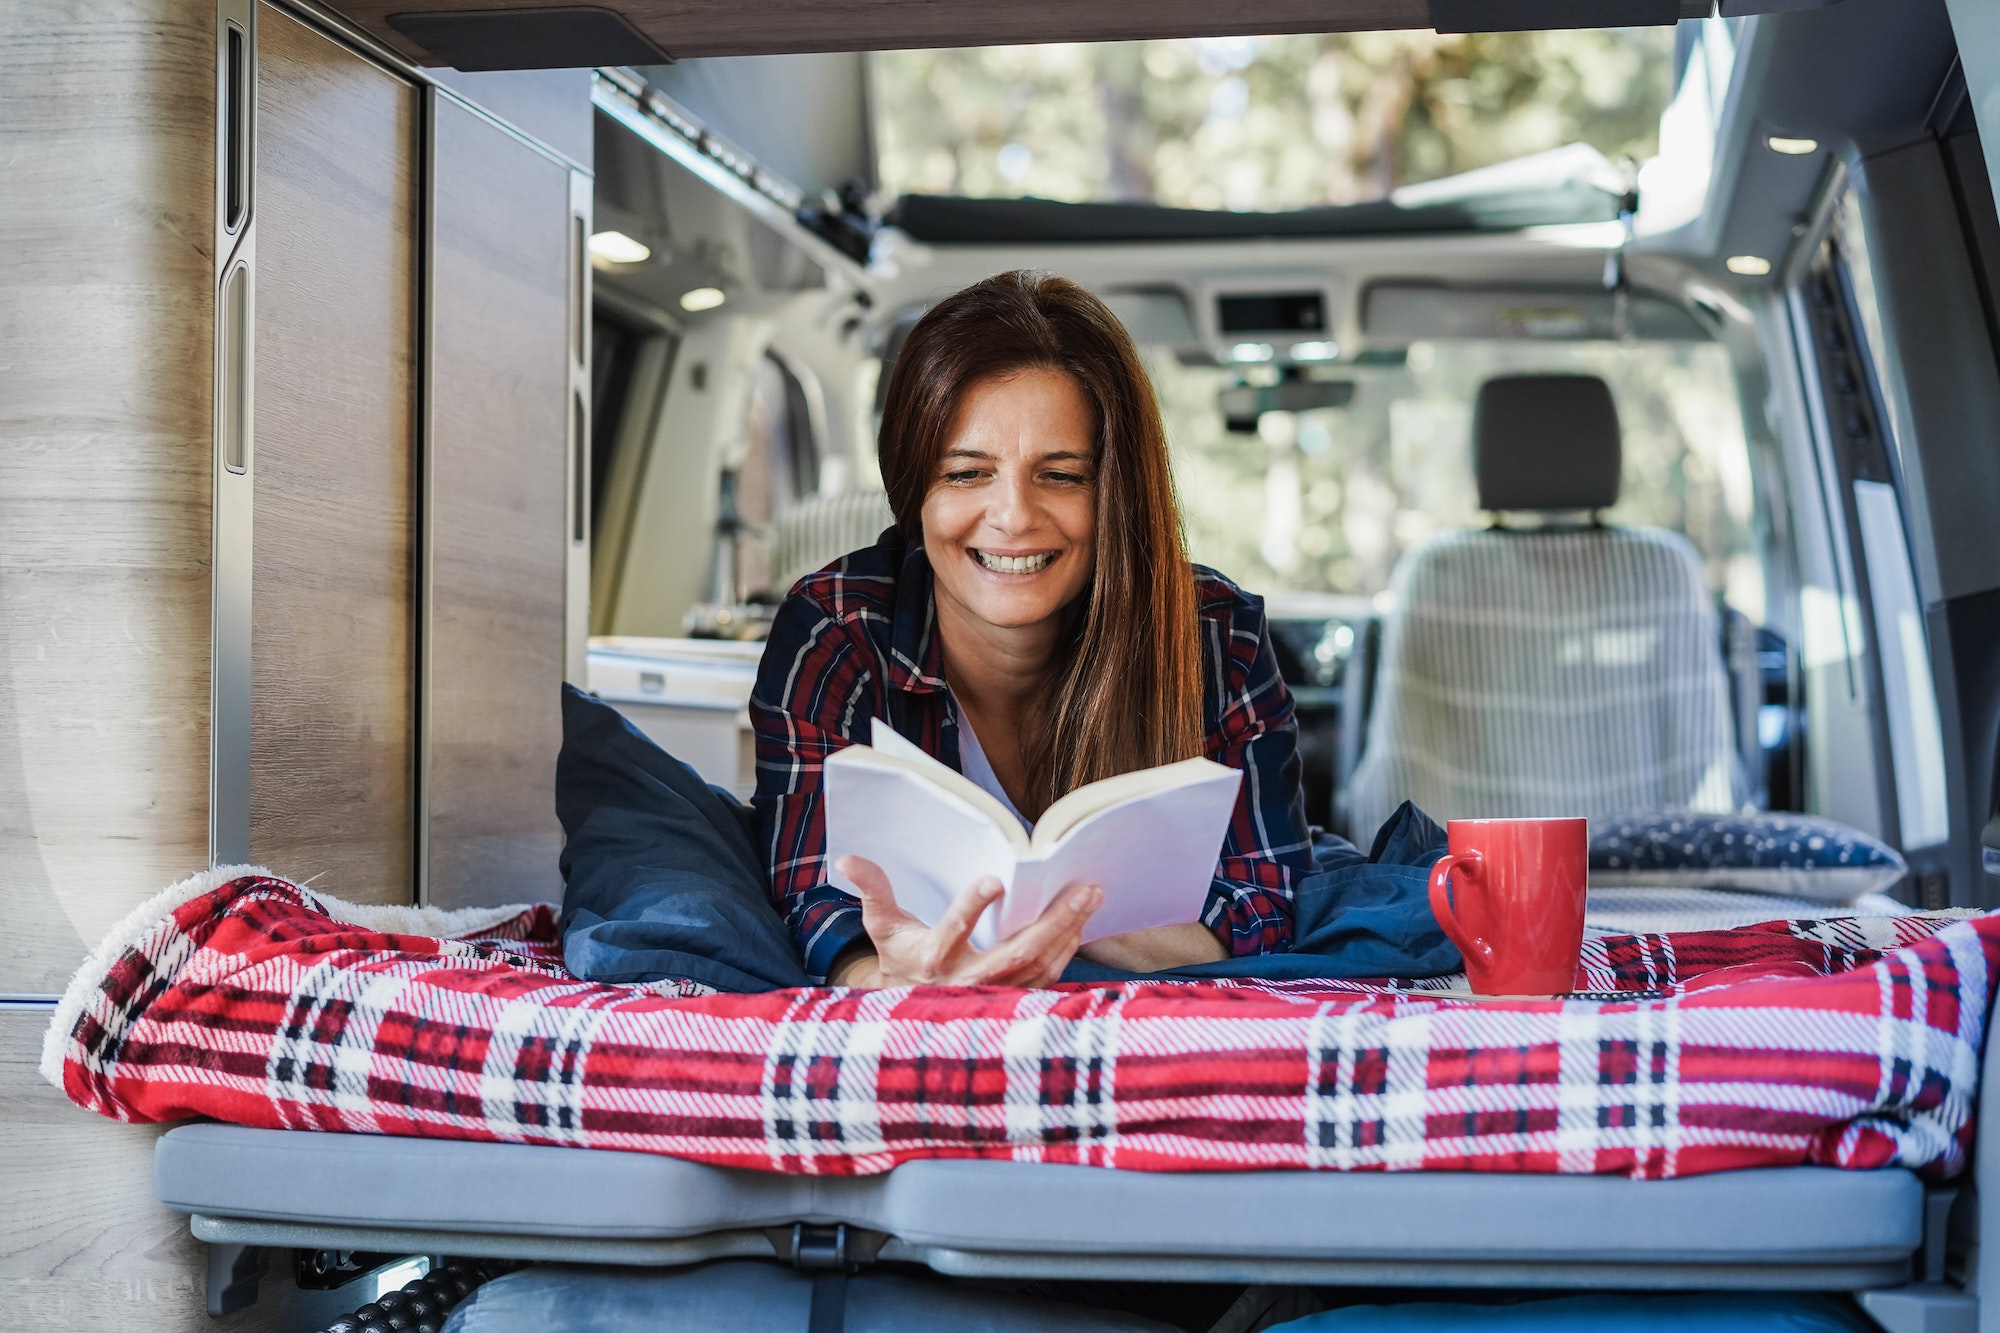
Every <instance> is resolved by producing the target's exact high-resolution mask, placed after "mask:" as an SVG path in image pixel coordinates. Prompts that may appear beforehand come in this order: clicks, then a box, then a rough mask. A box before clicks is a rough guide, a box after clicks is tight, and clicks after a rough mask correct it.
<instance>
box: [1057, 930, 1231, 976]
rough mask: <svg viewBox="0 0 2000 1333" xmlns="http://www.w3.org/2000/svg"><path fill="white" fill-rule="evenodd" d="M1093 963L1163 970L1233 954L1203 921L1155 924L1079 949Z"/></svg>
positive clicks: (1145, 969) (1214, 961)
mask: <svg viewBox="0 0 2000 1333" xmlns="http://www.w3.org/2000/svg"><path fill="white" fill-rule="evenodd" d="M1078 952H1079V953H1081V954H1082V955H1083V956H1084V957H1085V958H1088V959H1089V960H1090V961H1091V962H1093V963H1102V964H1104V965H1105V966H1106V967H1122V968H1124V969H1125V970H1126V971H1127V972H1159V971H1162V970H1164V969H1166V968H1169V967H1187V966H1188V965H1190V964H1192V963H1219V962H1221V961H1222V960H1223V959H1225V958H1227V957H1229V951H1228V950H1227V949H1225V948H1223V947H1222V941H1221V940H1219V939H1217V938H1215V932H1214V931H1212V930H1210V929H1209V928H1208V927H1207V926H1204V925H1202V924H1201V922H1199V921H1190V922H1188V923H1187V924H1186V925H1184V926H1154V927H1152V928H1151V929H1149V930H1128V931H1126V932H1125V933H1124V934H1123V935H1107V936H1105V937H1104V938H1103V939H1101V940H1092V941H1091V942H1090V943H1089V944H1086V945H1084V946H1083V948H1082V949H1080V950H1078Z"/></svg>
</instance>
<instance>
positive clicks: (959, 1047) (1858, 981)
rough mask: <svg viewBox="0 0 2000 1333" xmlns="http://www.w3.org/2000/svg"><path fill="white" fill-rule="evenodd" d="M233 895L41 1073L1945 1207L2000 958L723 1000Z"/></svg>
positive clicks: (1930, 930)
mask: <svg viewBox="0 0 2000 1333" xmlns="http://www.w3.org/2000/svg"><path fill="white" fill-rule="evenodd" d="M233 873H237V872H213V873H211V874H210V875H208V876H205V877H198V878H197V879H195V880H191V881H189V882H188V883H187V884H185V885H181V886H177V888H175V889H172V890H169V891H168V892H167V893H166V894H163V895H161V897H160V898H159V899H157V900H155V903H154V904H151V905H149V909H141V910H140V912H138V913H135V914H134V916H133V918H132V919H130V920H129V921H128V922H127V923H126V924H125V926H124V927H122V928H121V931H120V932H119V933H118V934H115V935H114V937H113V938H112V939H111V940H109V941H107V942H106V944H105V945H104V946H103V947H101V948H100V950H99V951H98V953H97V955H95V956H94V957H93V958H92V960H91V961H90V962H89V963H88V964H86V965H85V967H84V969H83V971H82V972H81V973H79V975H78V977H77V979H76V980H75V981H74V982H73V983H72V984H71V987H70V991H69V994H68V995H67V996H66V997H65V1000H64V1003H63V1006H62V1008H61V1009H60V1011H59V1012H58V1014H57V1016H56V1019H55V1022H54V1023H53V1025H52V1026H51V1029H50V1032H49V1036H48V1041H47V1045H46V1048H45V1051H44V1059H43V1072H44V1073H45V1074H46V1075H47V1076H48V1077H49V1079H50V1080H51V1081H52V1082H54V1083H56V1084H57V1085H58V1086H59V1087H61V1088H62V1089H63V1091H64V1092H66V1093H67V1094H68V1095H69V1097H70V1098H71V1099H72V1100H74V1101H75V1102H76V1103H77V1104H78V1105H80V1106H84V1107H87V1108H89V1109H91V1110H94V1111H98V1112H100V1113H102V1114H104V1115H107V1116H113V1117H116V1118H118V1119H122V1120H132V1121H155V1120H170V1119H175V1118H178V1117H182V1116H210V1117H214V1118H216V1119H220V1120H228V1121H234V1122H237V1123H239V1124H246V1125H260V1126H270V1127H275V1128H284V1129H318V1130H339V1131H351V1132H359V1133H372V1134H405V1135H434V1136H438V1137H443V1138H462V1139H499V1140H507V1141H512V1142H526V1143H549V1144H564V1145H571V1146H575V1147H590V1148H623V1149H636V1150H639V1151H644V1152H657V1153H664V1154H668V1155H671V1156H675V1157H686V1158H692V1159H695V1160H698V1161H704V1162H713V1163H717V1164H720V1165H727V1166H740V1167H752V1168H756V1169H760V1170H766V1171H789V1172H809V1173H825V1174H834V1175H845V1174H857V1175H860V1174H870V1173H875V1172H881V1171H886V1170H888V1169H889V1168H891V1167H893V1166H895V1165H896V1164H897V1163H899V1162H903V1161H907V1160H910V1159H912V1158H921V1157H988V1158H1002V1159H1012V1160H1020V1161H1043V1162H1068V1163H1084V1164H1092V1165H1099V1166H1118V1167H1126V1168H1134V1169H1138V1170H1151V1171H1187V1170H1244V1169H1263V1168H1307V1169H1318V1170H1384V1169H1386V1170H1468V1169H1469V1170H1480V1171H1564V1172H1615V1173H1622V1174H1628V1175H1633V1176H1645V1177H1662V1176H1680V1175H1692V1174H1696V1173H1700V1172H1707V1171H1718V1170H1723V1169H1726V1168H1732V1167H1749V1166H1776V1165H1787V1164H1795V1163H1803V1162H1810V1163H1821V1164H1827V1165H1832V1166H1842V1167H1857V1168H1867V1167H1878V1166H1886V1165H1891V1164H1896V1165H1902V1166H1908V1167H1915V1168H1920V1169H1922V1170H1924V1171H1925V1172H1926V1173H1927V1174H1930V1175H1932V1176H1940V1177H1941V1176H1949V1175H1951V1174H1953V1173H1955V1172H1956V1171H1958V1170H1959V1169H1960V1167H1961V1166H1962V1165H1963V1163H1964V1161H1965V1153H1966V1147H1967V1145H1968V1143H1969V1141H1970V1137H1971V1122H1972V1105H1973V1095H1974V1092H1975V1090H1976V1087H1977V1082H1978V1071H1979V1052H1980V1043H1981V1039H1982V1036H1983V1033H1984V1026H1985V1018H1986V1011H1987V1003H1988V998H1989V978H1990V977H1991V975H1992V974H1993V970H1994V966H1995V963H1996V961H2000V955H1996V950H1997V949H2000V915H1996V916H1992V917H1971V918H1966V919H1958V918H1954V917H1951V916H1930V917H1905V918H1898V919H1846V920H1839V919H1833V920H1825V921H1817V922H1773V923H1770V924H1767V925H1762V926H1752V927H1747V928H1744V929H1740V930H1726V931H1708V932H1701V933H1690V934H1681V935H1672V936H1664V935H1622V936H1614V937H1610V938H1606V939H1599V940H1593V941H1590V942H1588V943H1587V944H1586V945H1585V952H1584V958H1583V963H1582V967H1581V970H1580V974H1579V978H1578V985H1579V989H1580V990H1584V991H1588V992H1591V994H1590V995H1588V996H1582V997H1573V998H1568V999H1561V1000H1547V1001H1509V1002H1493V1001H1480V1002H1474V1001H1471V1000H1469V999H1456V998H1452V997H1450V996H1448V995H1441V994H1439V993H1438V992H1439V991H1440V990H1444V989H1446V988H1448V987H1450V986H1451V985H1452V984H1453V981H1454V979H1444V980H1441V981H1435V982H1416V983H1394V982H1382V983H1360V982H1313V983H1300V982H1287V983H1271V984H1249V983H1232V984H1209V983H1199V984H1198V983H1187V982H1180V983H1174V982H1152V983H1140V984H1125V985H1115V986H1094V987H1069V988H1063V989H1058V990H1048V991H1014V990H992V989H969V988H968V989H948V988H926V989H914V990H889V991H873V992H870V991H841V990H832V989H818V990H795V991H780V992H775V993H772V994H767V995H715V994H702V993H699V988H697V987H693V986H689V985H685V984H673V983H669V984H661V985H652V986H609V985H598V984H594V983H590V982H584V981H579V980H577V979H576V978H574V977H571V976H569V975H568V974H567V973H565V972H564V971H563V970H562V968H561V967H560V965H559V964H558V963H557V961H556V959H557V957H558V954H557V949H556V942H555V935H554V922H553V918H552V916H551V913H550V911H549V909H548V908H546V907H535V908H530V909H498V910H496V911H493V912H488V913H484V914H483V915H482V914H466V913H458V914H452V915H453V916H455V919H449V920H448V919H445V917H446V914H440V913H432V914H428V916H427V915H426V914H424V913H422V912H420V911H418V909H413V908H360V907H353V906H351V905H348V904H344V903H340V902H337V901H335V900H332V899H329V898H326V897H323V896H321V895H318V894H315V893H313V892H311V891H310V890H307V889H304V888H301V887H299V886H298V885H296V884H291V883H287V882H286V881H284V880H280V879H273V878H268V877H265V876H262V875H254V876H240V877H235V878H231V877H230V876H231V874H233ZM1459 984H1462V983H1459Z"/></svg>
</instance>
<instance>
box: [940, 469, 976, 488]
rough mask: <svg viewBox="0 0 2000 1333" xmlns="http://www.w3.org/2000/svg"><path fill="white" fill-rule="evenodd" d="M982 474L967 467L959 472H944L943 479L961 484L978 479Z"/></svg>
mask: <svg viewBox="0 0 2000 1333" xmlns="http://www.w3.org/2000/svg"><path fill="white" fill-rule="evenodd" d="M983 475H985V474H984V473H981V472H979V471H977V470H976V469H970V468H968V469H966V470H964V471H960V472H947V473H945V474H944V479H945V480H946V481H948V482H951V483H953V484H955V485H961V486H962V485H964V484H965V483H966V482H969V481H978V480H979V478H980V477H982V476H983Z"/></svg>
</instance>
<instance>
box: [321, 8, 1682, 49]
mask: <svg viewBox="0 0 2000 1333" xmlns="http://www.w3.org/2000/svg"><path fill="white" fill-rule="evenodd" d="M333 7H334V8H336V9H338V10H339V11H340V12H341V13H343V14H345V15H348V16H349V17H351V18H353V19H354V20H355V21H356V22H358V23H360V24H362V25H363V26H364V27H366V28H367V29H368V31H369V32H371V33H373V34H374V35H376V36H377V37H379V38H381V39H382V40H383V41H384V42H387V43H389V44H390V45H392V46H393V47H395V48H396V49H397V50H400V51H404V52H407V53H409V54H410V56H411V57H412V58H413V59H416V60H420V61H426V62H427V63H428V60H429V58H428V57H427V56H426V54H425V53H424V52H423V51H422V50H421V49H420V48H418V47H416V46H414V45H412V44H411V43H410V42H409V40H408V39H407V38H404V37H403V36H402V35H401V34H399V33H398V32H397V31H396V30H395V29H394V28H391V27H390V26H389V25H388V24H387V23H386V22H384V21H383V20H384V17H385V16H386V15H389V14H403V13H426V14H435V13H444V12H447V11H450V10H456V9H493V8H496V6H495V4H494V2H493V0H334V5H333ZM604 7H605V8H608V9H613V10H616V11H617V12H618V13H620V14H623V15H624V16H625V17H626V18H627V19H628V20H630V21H631V23H632V25H633V26H634V27H636V28H638V29H639V30H640V31H641V32H643V33H645V34H646V35H647V36H648V37H650V38H652V40H653V42H654V43H655V44H656V45H658V46H659V48H660V49H661V50H662V51H665V52H667V53H668V54H669V55H672V56H674V57H675V58H677V59H685V58H687V57H689V56H740V55H772V54H777V53H781V52H791V51H888V50H896V49H901V48H908V47H926V46H998V45H1007V44H1010V43H1015V42H1111V41H1124V40H1128V39H1132V38H1140V37H1222V36H1231V35H1256V34H1264V33H1285V32H1365V31H1371V30H1374V29H1380V28H1428V27H1430V26H1431V18H1430V4H1429V0H1262V2H1261V3H1258V4H1255V5H1218V4H1214V3H1212V0H1092V3H1089V4H1068V5H1052V4H1049V3H1047V0H814V2H813V3H811V4H797V3H786V2H785V0H761V3H757V2H754V0H753V2H752V3H731V2H730V0H607V2H606V4H605V6H604ZM1681 13H1682V14H1683V16H1685V17H1689V18H1700V17H1703V16H1705V15H1706V14H1707V13H1708V3H1707V0H1681Z"/></svg>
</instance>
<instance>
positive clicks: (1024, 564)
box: [972, 548, 1056, 574]
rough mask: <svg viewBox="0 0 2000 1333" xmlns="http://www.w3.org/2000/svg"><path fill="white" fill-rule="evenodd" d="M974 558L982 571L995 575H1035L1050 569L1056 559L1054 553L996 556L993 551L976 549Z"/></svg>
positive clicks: (973, 553) (973, 554)
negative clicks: (1051, 563) (1052, 561)
mask: <svg viewBox="0 0 2000 1333" xmlns="http://www.w3.org/2000/svg"><path fill="white" fill-rule="evenodd" d="M972 558H973V559H975V560H977V561H978V562H979V564H980V567H981V568H982V569H990V570H992V571H993V572H994V573H995V574H1035V573H1039V572H1040V571H1042V570H1044V569H1047V568H1048V567H1049V562H1050V561H1051V560H1054V559H1055V558H1056V553H1055V552H1054V551H1042V552H1040V553H1038V554H1035V555H994V554H993V553H992V552H991V551H981V550H979V549H977V548H974V550H973V552H972Z"/></svg>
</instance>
